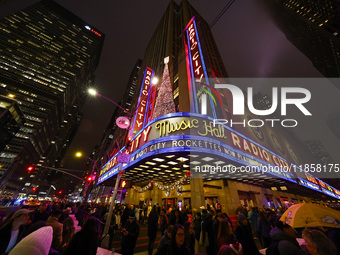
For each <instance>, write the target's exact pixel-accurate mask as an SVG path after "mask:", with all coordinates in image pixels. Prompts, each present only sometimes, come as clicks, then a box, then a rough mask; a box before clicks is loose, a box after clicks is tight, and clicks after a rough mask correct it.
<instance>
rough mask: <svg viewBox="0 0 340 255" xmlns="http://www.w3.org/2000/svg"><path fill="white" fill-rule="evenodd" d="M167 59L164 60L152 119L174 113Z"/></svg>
mask: <svg viewBox="0 0 340 255" xmlns="http://www.w3.org/2000/svg"><path fill="white" fill-rule="evenodd" d="M168 62H169V57H166V58H165V59H164V64H165V66H164V71H163V76H162V81H161V83H160V85H159V88H158V94H157V98H156V103H155V108H154V110H153V114H152V119H156V118H158V117H160V116H163V115H165V114H169V113H173V112H176V108H175V103H174V98H173V95H172V86H171V81H170V74H169V67H168Z"/></svg>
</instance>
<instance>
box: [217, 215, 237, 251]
mask: <svg viewBox="0 0 340 255" xmlns="http://www.w3.org/2000/svg"><path fill="white" fill-rule="evenodd" d="M217 243H218V248H220V247H222V246H223V245H229V244H231V243H233V234H232V229H231V226H230V224H229V222H228V220H227V219H223V220H222V221H221V223H220V226H219V228H218V234H217Z"/></svg>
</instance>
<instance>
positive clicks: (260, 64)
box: [0, 0, 340, 169]
mask: <svg viewBox="0 0 340 255" xmlns="http://www.w3.org/2000/svg"><path fill="white" fill-rule="evenodd" d="M35 2H37V1H35V0H10V1H9V2H7V3H4V4H2V5H0V17H4V16H6V15H9V14H11V13H12V12H13V11H17V10H20V9H22V8H24V7H26V6H29V5H30V4H32V3H35ZM56 2H57V3H59V4H60V5H62V6H64V7H65V8H66V9H68V10H69V11H71V12H73V13H74V14H76V15H77V16H79V17H80V18H82V19H83V20H84V21H86V22H88V24H89V25H90V26H92V27H95V28H96V29H97V30H99V31H101V32H103V33H104V34H105V42H104V47H103V51H102V56H101V61H100V64H99V67H98V68H97V71H96V73H95V74H96V82H95V83H96V84H95V87H96V89H97V90H98V93H100V94H102V95H104V96H106V97H108V98H110V99H112V100H114V101H116V102H118V101H119V100H120V99H121V98H122V97H123V93H124V91H125V86H126V83H127V81H128V78H129V75H130V73H131V71H132V68H133V66H134V64H135V63H136V61H137V59H138V58H143V54H144V50H145V48H146V46H147V43H148V42H149V40H150V38H151V36H152V34H153V32H154V31H155V29H156V26H157V24H158V22H159V20H160V19H161V17H162V15H163V13H164V11H165V10H166V7H167V5H168V4H169V0H144V1H140V0H133V1H132V0H130V1H122V0H120V1H113V0H100V1H90V0H81V1H80V0H71V1H70V0H57V1H56ZM175 2H177V3H179V2H180V1H179V0H177V1H175ZM189 2H190V3H191V4H192V5H193V6H194V8H195V9H196V10H197V11H198V12H199V13H200V14H201V16H202V17H203V18H205V20H206V21H207V22H208V23H209V24H210V23H211V21H213V20H214V18H215V17H216V16H217V15H218V14H219V13H220V11H221V10H222V9H223V7H224V6H225V5H226V4H227V3H228V1H221V0H209V1H208V0H204V1H203V0H195V1H193V0H191V1H189ZM262 4H263V1H262V0H242V1H235V2H234V4H233V5H232V6H231V7H230V8H229V10H228V11H227V12H226V13H225V14H224V15H223V16H222V18H221V19H220V20H219V21H218V22H217V23H216V24H215V25H214V27H213V28H212V33H213V36H214V38H215V41H216V43H217V46H218V48H219V50H220V54H221V56H222V59H223V61H224V64H225V67H226V69H227V71H228V74H229V76H230V77H322V75H321V74H320V73H319V72H318V71H317V70H316V69H315V68H314V67H313V65H312V63H311V62H310V61H309V59H307V58H306V57H305V56H304V55H303V54H302V53H301V52H300V51H299V50H297V49H296V48H295V46H293V45H292V44H291V43H290V42H289V41H288V40H287V39H286V37H285V35H284V34H283V33H282V32H281V31H280V30H279V29H278V28H277V26H276V25H275V24H274V22H273V21H272V19H271V17H270V15H269V13H268V12H267V11H266V9H265V7H264V6H262ZM160 75H161V74H160ZM334 93H338V91H335V92H334ZM113 110H114V105H113V104H112V103H110V102H108V101H106V100H104V99H101V98H98V97H96V98H89V99H88V101H87V103H86V104H85V107H84V118H83V120H82V123H81V126H80V128H79V130H78V133H77V134H76V136H75V138H74V140H73V142H72V145H71V147H70V149H69V151H68V152H67V155H66V158H67V159H68V160H67V163H66V164H65V167H66V168H67V167H68V168H74V169H78V168H79V169H80V168H81V167H82V166H83V165H84V163H85V160H79V159H75V158H74V157H73V154H74V152H75V151H76V150H81V151H83V153H84V155H89V154H90V153H91V151H92V149H93V147H94V145H96V144H99V143H100V142H101V138H102V135H103V131H104V129H105V128H106V126H107V125H108V122H109V121H110V118H111V116H112V113H113ZM325 111H326V112H325V113H326V114H328V113H330V112H331V111H332V109H329V108H328V110H325ZM312 138H318V137H312ZM335 139H336V138H335ZM333 140H334V137H333ZM337 143H339V141H338V140H337ZM337 146H338V145H337ZM338 148H340V147H339V146H338ZM334 152H335V151H334ZM76 162H78V163H76Z"/></svg>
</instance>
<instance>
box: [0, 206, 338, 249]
mask: <svg viewBox="0 0 340 255" xmlns="http://www.w3.org/2000/svg"><path fill="white" fill-rule="evenodd" d="M283 212H284V210H283V209H282V208H279V209H273V208H256V207H253V208H247V207H245V206H241V205H240V206H239V207H238V208H237V209H236V211H235V216H233V218H232V217H229V216H228V215H227V214H226V213H225V212H222V210H221V208H219V209H216V208H215V207H214V206H209V205H207V206H206V207H202V208H200V211H198V210H197V209H191V208H190V206H186V207H185V208H178V207H174V206H170V207H168V208H161V206H160V205H158V204H156V205H152V204H150V205H144V206H135V205H132V204H126V205H122V204H116V205H115V206H114V208H113V214H112V215H111V221H110V223H109V226H108V235H109V241H108V248H109V249H110V250H111V248H112V242H113V237H114V236H116V237H117V235H119V236H120V239H121V250H120V253H121V254H123V255H130V254H131V255H132V254H134V249H135V246H136V243H137V239H138V236H139V233H140V226H139V224H145V223H146V224H147V235H148V254H149V255H152V254H153V253H154V250H155V249H157V252H156V254H157V255H163V254H164V255H165V254H167V255H172V254H173V255H181V254H188V255H193V254H207V255H215V254H219V255H223V254H231V255H235V254H236V255H238V254H243V255H256V254H260V252H259V250H260V249H263V248H267V251H266V252H267V253H266V254H268V255H271V254H281V255H285V254H297V255H301V254H311V255H318V254H320V255H321V254H327V255H335V254H339V252H340V249H339V243H340V242H339V241H340V239H339V235H340V234H339V230H337V229H329V230H328V231H327V229H318V228H314V229H301V230H298V231H296V230H295V229H293V228H292V227H290V226H289V225H287V224H284V223H283V222H281V221H279V218H280V216H281V215H282V213H283ZM70 214H75V217H76V219H77V221H78V222H77V223H78V225H79V226H81V227H82V228H81V230H80V231H79V232H77V233H75V225H76V224H75V222H74V221H73V219H72V218H71V217H69V215H70ZM108 217H109V206H108V205H107V204H91V203H83V204H80V203H78V204H71V203H58V202H55V203H52V202H43V203H41V204H40V206H39V207H38V208H36V210H28V209H27V208H26V209H25V208H21V209H19V210H17V211H15V212H13V213H12V214H11V215H9V216H8V217H7V218H6V219H5V220H4V221H3V222H2V223H0V254H10V255H16V254H14V253H13V254H12V253H10V252H11V250H12V249H13V248H14V247H15V246H16V245H17V244H18V243H19V242H20V240H22V239H23V238H24V237H25V236H28V235H30V234H31V233H33V232H34V231H36V230H38V229H40V228H42V227H46V226H49V227H51V228H52V229H53V234H52V237H51V238H52V241H51V245H50V247H49V254H55V255H57V254H60V255H64V254H65V255H70V254H82V255H94V254H96V251H97V248H98V247H99V246H100V244H101V242H102V241H103V240H104V239H103V237H105V236H104V235H103V229H104V226H105V223H104V222H106V220H107V218H108ZM230 218H232V219H234V218H235V219H236V221H237V222H234V221H232V220H231V219H230ZM159 231H160V233H161V239H160V241H159V244H158V245H156V242H155V241H156V237H157V233H159ZM297 234H300V235H301V236H302V237H303V238H304V239H305V243H306V245H305V246H303V247H301V246H300V245H299V243H298V242H297V239H296V237H297ZM27 254H29V253H27ZM33 254H34V253H33Z"/></svg>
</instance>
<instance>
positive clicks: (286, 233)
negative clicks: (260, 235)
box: [266, 221, 305, 255]
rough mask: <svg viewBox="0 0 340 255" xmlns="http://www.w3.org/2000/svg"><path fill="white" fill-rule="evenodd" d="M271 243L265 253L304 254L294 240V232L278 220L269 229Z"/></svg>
mask: <svg viewBox="0 0 340 255" xmlns="http://www.w3.org/2000/svg"><path fill="white" fill-rule="evenodd" d="M270 237H271V238H272V239H273V241H274V242H273V243H272V244H271V245H269V247H268V248H267V250H266V255H286V254H289V255H303V254H305V253H304V252H303V251H302V250H301V248H300V245H299V243H298V242H297V241H296V232H295V230H294V229H293V228H292V227H291V226H290V225H288V224H285V223H283V222H282V221H278V222H277V223H276V227H275V228H273V229H272V230H271V231H270Z"/></svg>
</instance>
